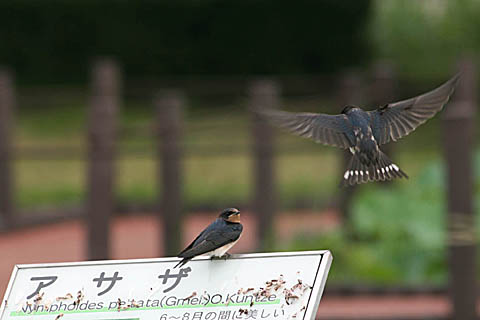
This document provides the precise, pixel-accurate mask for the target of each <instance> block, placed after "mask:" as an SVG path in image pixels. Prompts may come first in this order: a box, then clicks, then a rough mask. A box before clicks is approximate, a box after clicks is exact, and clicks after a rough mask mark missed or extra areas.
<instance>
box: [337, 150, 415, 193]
mask: <svg viewBox="0 0 480 320" xmlns="http://www.w3.org/2000/svg"><path fill="white" fill-rule="evenodd" d="M402 177H403V178H407V179H408V176H407V174H406V173H405V172H403V171H402V169H400V168H399V167H398V166H397V165H396V164H394V163H393V162H392V160H390V159H389V158H388V157H387V155H386V154H384V153H383V152H382V151H379V155H378V160H377V162H376V163H375V164H372V165H370V166H367V165H365V164H364V163H362V162H361V161H360V158H359V157H358V156H357V155H355V154H354V155H353V156H352V158H351V160H350V162H349V164H348V168H347V170H346V171H345V173H344V174H343V180H342V185H343V186H347V185H351V186H353V185H355V184H360V183H366V182H369V181H385V180H392V179H394V178H402Z"/></svg>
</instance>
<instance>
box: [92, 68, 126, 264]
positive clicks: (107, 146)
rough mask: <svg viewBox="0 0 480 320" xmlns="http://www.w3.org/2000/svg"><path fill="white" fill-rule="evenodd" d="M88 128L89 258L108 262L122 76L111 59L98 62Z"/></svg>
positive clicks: (95, 70)
mask: <svg viewBox="0 0 480 320" xmlns="http://www.w3.org/2000/svg"><path fill="white" fill-rule="evenodd" d="M91 77H92V78H91V81H92V83H91V101H90V110H89V119H88V121H89V128H88V191H87V226H88V258H89V259H90V260H99V259H108V258H109V252H110V243H109V237H110V218H111V216H112V214H113V210H114V194H113V186H114V155H115V138H116V120H117V114H118V109H119V103H120V85H121V75H120V70H119V67H118V65H117V63H116V62H115V61H113V60H110V59H99V60H97V61H95V63H94V65H93V69H92V74H91Z"/></svg>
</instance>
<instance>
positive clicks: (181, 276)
mask: <svg viewBox="0 0 480 320" xmlns="http://www.w3.org/2000/svg"><path fill="white" fill-rule="evenodd" d="M331 261H332V256H331V254H330V252H329V251H309V252H289V253H270V254H263V253H261V254H247V255H236V256H232V257H231V258H230V259H228V260H210V259H209V258H206V257H198V258H195V259H193V260H192V261H191V262H190V263H189V264H188V266H184V267H181V268H176V269H174V268H173V267H174V266H175V264H176V263H177V262H178V259H177V258H165V259H141V260H119V261H96V262H81V263H56V264H43V265H19V266H16V267H15V269H14V271H13V274H12V277H11V279H10V284H9V286H8V289H7V292H6V294H5V297H4V299H3V301H2V306H1V308H0V320H7V319H8V320H23V319H29V320H31V319H38V320H42V319H49V320H59V319H60V318H63V319H62V320H65V319H92V320H94V319H102V320H114V319H115V320H116V319H119V320H125V319H128V320H131V319H139V320H140V319H141V320H242V319H244V320H247V319H251V320H273V319H291V318H297V319H314V318H315V315H316V313H317V309H318V305H319V303H320V298H321V295H322V292H323V288H324V286H325V281H326V279H327V275H328V270H329V268H330V264H331Z"/></svg>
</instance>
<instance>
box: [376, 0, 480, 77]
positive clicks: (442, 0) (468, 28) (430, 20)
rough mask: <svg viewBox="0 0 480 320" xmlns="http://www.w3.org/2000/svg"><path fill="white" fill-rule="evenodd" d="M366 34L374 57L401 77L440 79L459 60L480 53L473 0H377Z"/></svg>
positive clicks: (478, 12) (478, 6)
mask: <svg viewBox="0 0 480 320" xmlns="http://www.w3.org/2000/svg"><path fill="white" fill-rule="evenodd" d="M372 7H373V13H372V16H371V23H370V34H371V39H372V47H373V48H374V49H373V51H374V55H375V56H376V57H380V58H388V59H391V60H393V61H394V62H395V64H396V65H397V66H398V71H399V72H400V74H402V75H403V76H405V77H409V78H415V79H417V80H418V79H422V78H423V79H425V80H432V79H438V78H440V77H441V76H444V75H445V74H451V73H452V70H454V68H455V67H456V65H455V63H456V61H457V59H458V58H460V57H462V56H463V55H465V54H471V55H473V56H475V55H476V56H475V58H476V59H477V61H478V58H479V57H478V52H480V33H479V32H478V30H480V20H479V19H478V17H479V16H480V2H479V1H477V0H456V1H449V0H422V1H397V0H376V1H375V2H374V3H373V5H372Z"/></svg>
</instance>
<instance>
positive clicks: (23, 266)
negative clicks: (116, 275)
mask: <svg viewBox="0 0 480 320" xmlns="http://www.w3.org/2000/svg"><path fill="white" fill-rule="evenodd" d="M322 254H331V252H330V251H329V250H315V251H289V252H259V253H242V254H232V255H231V257H230V258H228V260H235V259H246V258H261V257H288V256H307V255H322ZM179 260H181V258H177V257H162V258H140V259H119V260H93V261H80V262H75V261H72V262H53V263H33V264H17V265H15V267H16V268H18V269H26V268H48V267H68V266H88V265H108V264H133V263H148V262H174V261H179ZM201 260H210V257H208V256H198V257H195V258H193V259H192V260H191V261H201Z"/></svg>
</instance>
